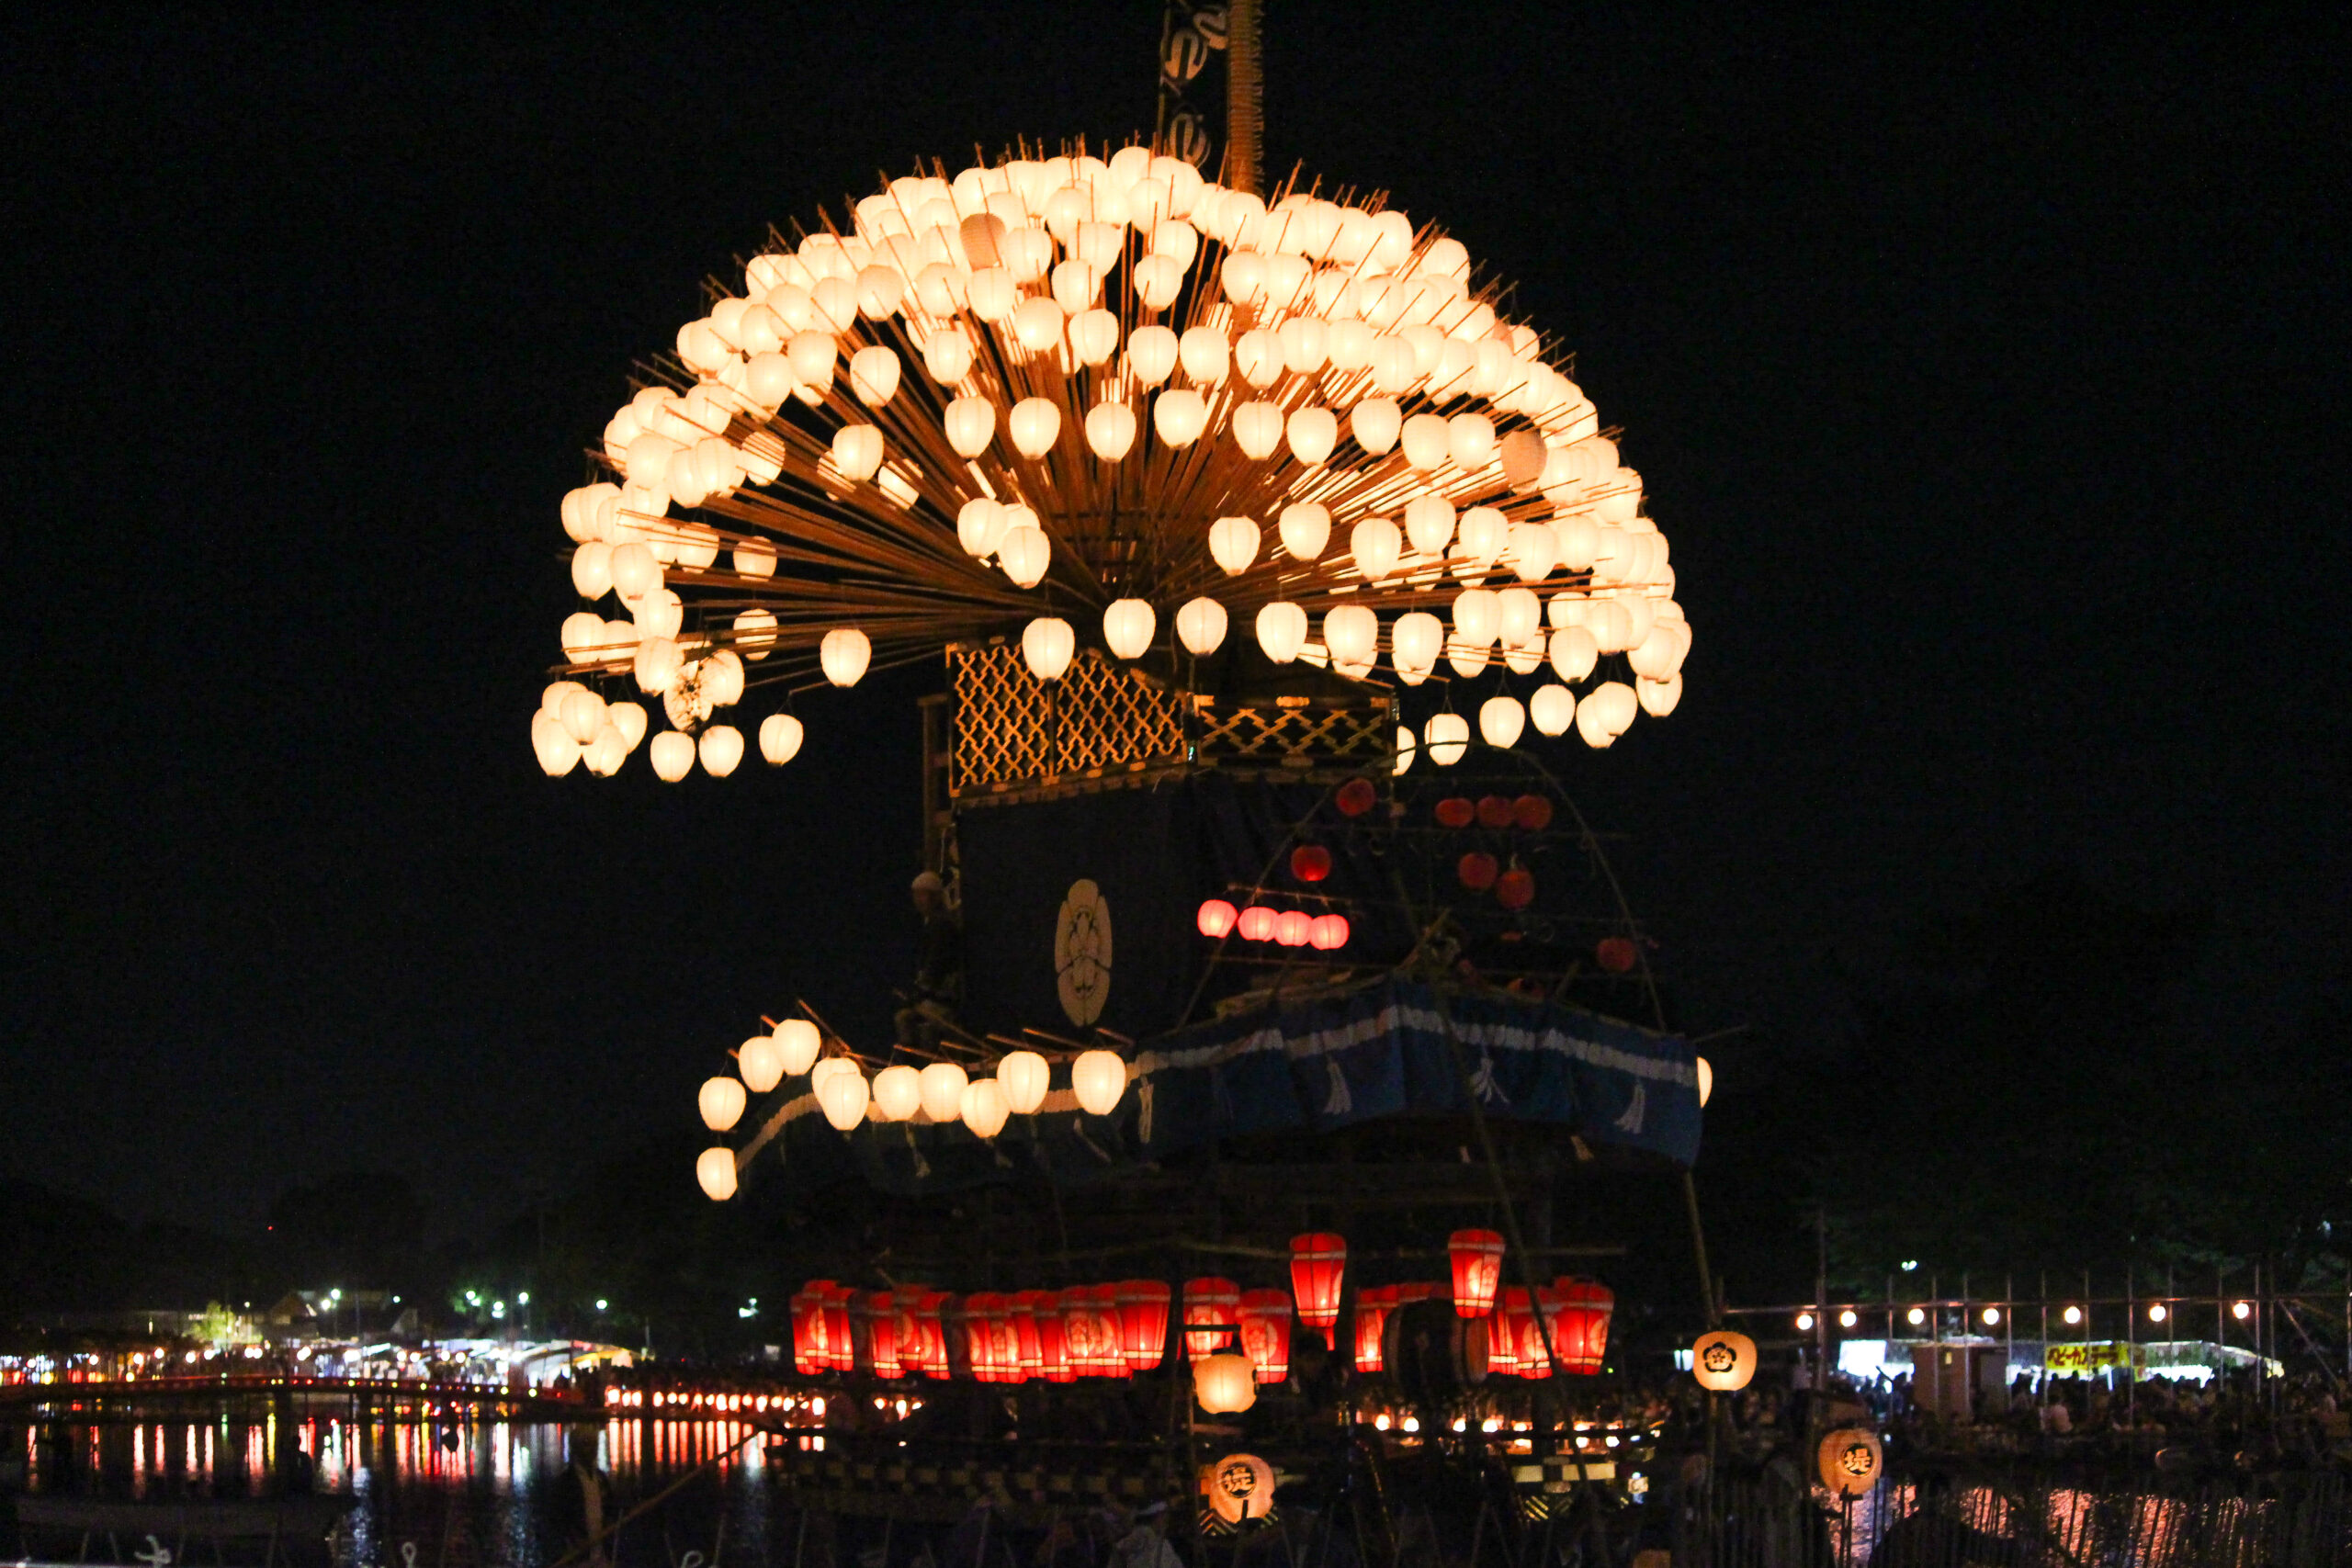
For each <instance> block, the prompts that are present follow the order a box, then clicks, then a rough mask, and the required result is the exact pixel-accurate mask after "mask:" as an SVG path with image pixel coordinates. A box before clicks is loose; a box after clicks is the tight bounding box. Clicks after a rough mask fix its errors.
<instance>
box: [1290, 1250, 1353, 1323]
mask: <svg viewBox="0 0 2352 1568" xmlns="http://www.w3.org/2000/svg"><path fill="white" fill-rule="evenodd" d="M1347 1271H1348V1243H1347V1238H1346V1237H1345V1236H1340V1235H1333V1234H1332V1233H1330V1232H1329V1231H1314V1232H1310V1233H1309V1234H1307V1235H1295V1236H1293V1237H1291V1238H1290V1288H1291V1292H1292V1293H1293V1294H1294V1295H1295V1296H1296V1297H1297V1298H1298V1321H1299V1322H1301V1323H1303V1324H1305V1325H1306V1326H1307V1327H1309V1328H1312V1329H1315V1330H1317V1331H1318V1332H1320V1333H1321V1334H1322V1336H1323V1343H1324V1344H1325V1345H1326V1346H1327V1347H1329V1348H1332V1349H1337V1348H1339V1346H1338V1342H1337V1341H1336V1340H1335V1339H1334V1338H1333V1337H1332V1330H1333V1329H1334V1328H1335V1327H1336V1326H1337V1325H1338V1324H1339V1321H1340V1286H1341V1284H1342V1283H1343V1282H1344V1281H1345V1279H1346V1276H1347Z"/></svg>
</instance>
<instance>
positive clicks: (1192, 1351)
mask: <svg viewBox="0 0 2352 1568" xmlns="http://www.w3.org/2000/svg"><path fill="white" fill-rule="evenodd" d="M1240 1316H1241V1287H1240V1286H1238V1285H1237V1284H1235V1283H1234V1282H1233V1281H1232V1280H1220V1279H1217V1278H1216V1277H1215V1276H1206V1277H1204V1278H1201V1279H1197V1280H1185V1281H1184V1329H1185V1333H1184V1353H1185V1354H1186V1355H1187V1356H1189V1357H1191V1358H1192V1359H1193V1364H1194V1365H1195V1366H1197V1365H1198V1364H1199V1363H1200V1361H1201V1360H1202V1359H1203V1358H1204V1357H1208V1356H1213V1355H1215V1354H1216V1352H1217V1351H1219V1350H1221V1349H1224V1348H1226V1347H1227V1346H1228V1345H1230V1344H1232V1343H1233V1336H1234V1331H1235V1330H1236V1329H1237V1328H1238V1327H1239V1325H1240Z"/></svg>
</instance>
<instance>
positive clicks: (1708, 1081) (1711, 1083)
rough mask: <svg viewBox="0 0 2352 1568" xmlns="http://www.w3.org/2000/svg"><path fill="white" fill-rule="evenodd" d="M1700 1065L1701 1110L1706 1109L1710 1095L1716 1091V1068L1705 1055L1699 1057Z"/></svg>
mask: <svg viewBox="0 0 2352 1568" xmlns="http://www.w3.org/2000/svg"><path fill="white" fill-rule="evenodd" d="M1698 1066H1699V1107H1700V1109H1701V1110H1704V1109H1706V1104H1707V1098H1708V1096H1710V1095H1712V1094H1713V1093H1714V1092H1715V1069H1714V1067H1713V1066H1712V1065H1710V1064H1709V1062H1708V1061H1707V1058H1706V1057H1704V1056H1701V1057H1700V1058H1698Z"/></svg>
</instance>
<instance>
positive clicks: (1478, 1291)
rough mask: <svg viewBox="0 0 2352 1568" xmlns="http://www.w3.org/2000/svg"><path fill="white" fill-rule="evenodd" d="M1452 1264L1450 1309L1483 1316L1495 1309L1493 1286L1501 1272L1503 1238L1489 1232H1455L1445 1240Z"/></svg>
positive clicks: (1500, 1279) (1455, 1312) (1498, 1281)
mask: <svg viewBox="0 0 2352 1568" xmlns="http://www.w3.org/2000/svg"><path fill="white" fill-rule="evenodd" d="M1445 1250H1446V1255H1447V1256H1448V1257H1449V1258H1451V1259H1452V1260H1453V1311H1454V1315H1456V1316H1457V1317H1484V1316H1486V1315H1487V1314H1488V1313H1490V1312H1492V1311H1494V1310H1495V1287H1496V1286H1497V1285H1498V1284H1499V1283H1501V1281H1502V1273H1503V1238H1502V1237H1501V1236H1500V1235H1497V1234H1496V1233H1495V1232H1493V1231H1478V1230H1470V1231H1455V1232H1454V1233H1453V1235H1451V1236H1448V1237H1447V1238H1446V1242H1445Z"/></svg>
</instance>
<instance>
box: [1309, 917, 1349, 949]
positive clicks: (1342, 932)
mask: <svg viewBox="0 0 2352 1568" xmlns="http://www.w3.org/2000/svg"><path fill="white" fill-rule="evenodd" d="M1306 940H1307V941H1308V942H1311V943H1313V944H1314V945H1315V946H1316V947H1317V948H1319V949H1321V950H1322V951H1323V952H1325V953H1336V952H1338V951H1339V950H1340V948H1343V947H1345V946H1347V945H1348V918H1347V916H1345V915H1317V916H1316V917H1315V919H1313V920H1311V921H1309V922H1308V924H1307V927H1306Z"/></svg>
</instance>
